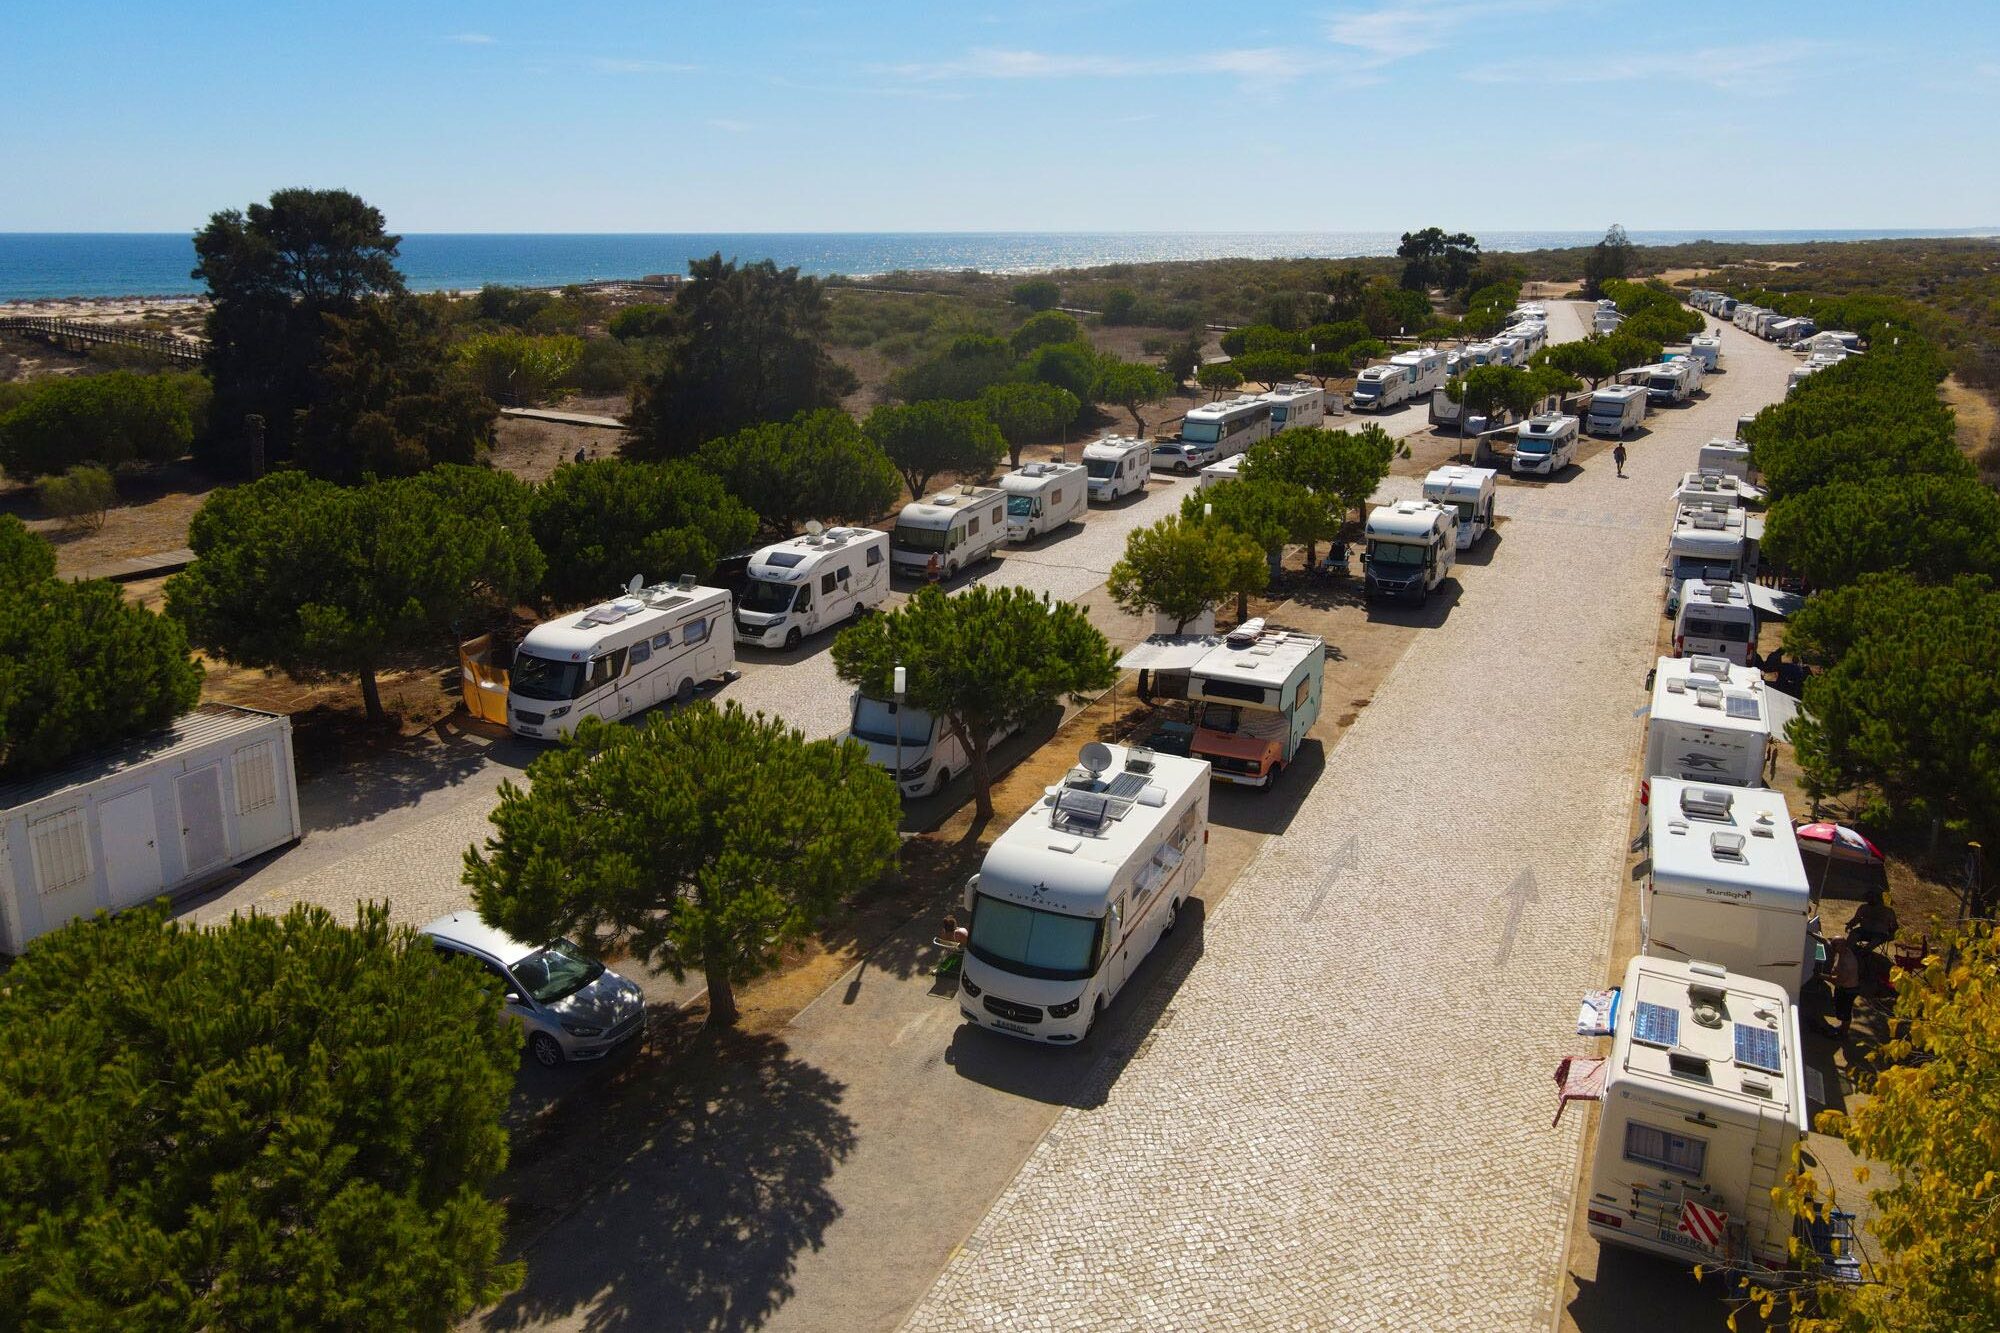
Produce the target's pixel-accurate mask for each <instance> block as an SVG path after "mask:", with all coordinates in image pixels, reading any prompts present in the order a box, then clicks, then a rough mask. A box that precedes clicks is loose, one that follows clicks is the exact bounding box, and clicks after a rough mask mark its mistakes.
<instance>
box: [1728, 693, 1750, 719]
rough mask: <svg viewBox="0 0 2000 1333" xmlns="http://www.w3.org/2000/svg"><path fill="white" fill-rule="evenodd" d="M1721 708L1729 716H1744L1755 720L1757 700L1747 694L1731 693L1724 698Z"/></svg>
mask: <svg viewBox="0 0 2000 1333" xmlns="http://www.w3.org/2000/svg"><path fill="white" fill-rule="evenodd" d="M1723 710H1724V711H1725V712H1726V713H1728V715H1729V716H1731V717H1744V718H1749V719H1750V720H1752V721H1755V720H1756V718H1757V700H1756V699H1755V698H1754V697H1753V696H1751V695H1748V694H1731V695H1728V696H1726V697H1725V698H1724V700H1723Z"/></svg>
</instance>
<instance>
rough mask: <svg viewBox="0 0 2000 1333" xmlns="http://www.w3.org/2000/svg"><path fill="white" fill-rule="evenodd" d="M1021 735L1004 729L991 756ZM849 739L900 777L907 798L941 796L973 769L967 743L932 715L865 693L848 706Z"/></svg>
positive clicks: (991, 742)
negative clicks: (999, 745) (999, 747)
mask: <svg viewBox="0 0 2000 1333" xmlns="http://www.w3.org/2000/svg"><path fill="white" fill-rule="evenodd" d="M1017 730H1019V728H1018V727H1003V728H1001V729H999V730H997V731H995V732H994V733H993V734H992V735H991V736H989V737H987V740H986V745H987V749H988V752H989V753H990V752H991V750H992V747H993V746H995V745H998V744H999V743H1000V742H1001V741H1003V740H1006V739H1007V737H1009V736H1011V735H1013V734H1014V732H1015V731H1017ZM847 735H848V738H849V739H850V740H856V741H859V742H861V744H862V746H863V747H864V748H866V749H867V751H868V759H869V761H870V762H871V763H873V764H874V765H875V766H876V767H877V768H879V769H881V770H883V771H884V772H885V773H890V774H893V775H895V778H896V786H897V788H898V789H899V790H900V791H901V792H902V794H903V795H904V796H935V795H937V794H938V793H939V792H941V791H943V790H944V789H945V788H946V787H947V786H949V785H950V783H951V780H952V779H953V778H954V777H957V776H958V775H959V774H960V773H963V772H965V771H966V770H967V769H968V768H970V767H971V765H972V759H971V756H970V755H969V754H968V753H967V751H966V748H965V741H964V738H962V737H961V736H960V735H959V734H958V733H957V732H956V731H953V730H952V729H951V728H950V727H948V726H946V725H944V724H943V723H942V722H940V721H938V719H937V718H935V717H933V716H932V715H931V714H929V713H927V712H925V711H924V710H923V709H921V708H912V707H910V706H909V705H908V704H898V703H897V702H896V701H895V700H893V699H876V698H872V697H870V696H869V695H865V694H862V693H861V692H860V691H859V690H857V691H855V693H854V697H853V699H851V700H850V701H849V704H848V725H847ZM899 736H900V740H899V739H898V738H899ZM899 764H900V767H899Z"/></svg>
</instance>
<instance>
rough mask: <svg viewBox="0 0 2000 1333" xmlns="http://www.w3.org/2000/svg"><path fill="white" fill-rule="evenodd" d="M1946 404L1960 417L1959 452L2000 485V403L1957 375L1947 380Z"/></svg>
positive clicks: (1945, 390) (1988, 393)
mask: <svg viewBox="0 0 2000 1333" xmlns="http://www.w3.org/2000/svg"><path fill="white" fill-rule="evenodd" d="M1944 401H1945V403H1946V404H1947V405H1948V406H1949V407H1950V408H1951V410H1952V411H1954V412H1956V413H1957V414H1958V447H1959V450H1960V451H1961V452H1962V453H1964V454H1965V456H1966V457H1967V458H1970V459H1971V460H1972V461H1973V463H1974V464H1975V465H1976V466H1977V467H1978V468H1979V475H1980V476H1981V477H1982V478H1984V479H1985V480H1986V481H1987V483H1988V484H2000V404H1996V403H1995V401H1994V396H1993V395H1992V394H1991V393H1990V392H1988V391H1986V390H1983V389H1975V388H1972V387H1971V386H1969V385H1966V384H1961V383H1960V382H1959V379H1958V377H1957V376H1956V375H1952V376H1948V377H1946V379H1945V382H1944Z"/></svg>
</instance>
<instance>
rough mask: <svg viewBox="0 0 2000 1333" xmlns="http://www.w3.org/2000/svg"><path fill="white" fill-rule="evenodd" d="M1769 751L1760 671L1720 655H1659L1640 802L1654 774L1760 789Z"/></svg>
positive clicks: (1768, 723)
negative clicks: (1738, 664) (1660, 656)
mask: <svg viewBox="0 0 2000 1333" xmlns="http://www.w3.org/2000/svg"><path fill="white" fill-rule="evenodd" d="M1770 751H1771V715H1770V712H1769V711H1768V695H1767V693H1766V687H1765V685H1764V677H1763V676H1762V674H1760V673H1759V672H1756V671H1753V670H1751V669H1750V668H1749V667H1744V666H1735V665H1732V664H1731V663H1730V662H1728V661H1726V660H1725V659H1723V658H1720V657H1662V658H1660V659H1659V661H1658V662H1657V663H1656V664H1655V665H1654V667H1653V704H1652V707H1651V708H1650V709H1648V710H1647V714H1646V762H1645V778H1646V782H1645V784H1644V785H1642V786H1641V788H1640V799H1641V801H1644V802H1650V801H1651V799H1652V780H1653V779H1654V778H1678V779H1681V780H1683V781H1686V782H1711V783H1719V784H1722V785H1726V786H1730V787H1761V786H1763V785H1764V761H1765V759H1766V757H1767V756H1768V755H1769V754H1770Z"/></svg>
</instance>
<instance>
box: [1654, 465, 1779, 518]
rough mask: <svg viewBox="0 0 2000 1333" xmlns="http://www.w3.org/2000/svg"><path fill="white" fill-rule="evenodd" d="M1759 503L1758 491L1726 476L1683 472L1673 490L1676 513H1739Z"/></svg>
mask: <svg viewBox="0 0 2000 1333" xmlns="http://www.w3.org/2000/svg"><path fill="white" fill-rule="evenodd" d="M1763 502H1764V492H1763V490H1762V489H1760V488H1759V487H1756V486H1752V485H1751V484H1750V483H1749V482H1747V481H1745V480H1743V478H1741V477H1739V476H1736V475H1735V474H1734V473H1729V472H1721V471H1713V472H1710V471H1695V472H1684V473H1682V474H1681V484H1680V485H1679V486H1678V487H1676V488H1675V490H1674V506H1675V508H1677V509H1742V508H1744V507H1745V506H1747V505H1753V504H1762V503H1763Z"/></svg>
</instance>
